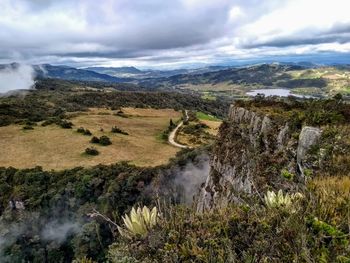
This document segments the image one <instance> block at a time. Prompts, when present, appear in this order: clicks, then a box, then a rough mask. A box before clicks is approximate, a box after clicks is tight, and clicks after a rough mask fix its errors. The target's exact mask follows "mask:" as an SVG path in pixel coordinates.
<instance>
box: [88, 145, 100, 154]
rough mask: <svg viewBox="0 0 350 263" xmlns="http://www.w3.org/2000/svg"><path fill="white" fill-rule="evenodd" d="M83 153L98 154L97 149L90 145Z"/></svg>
mask: <svg viewBox="0 0 350 263" xmlns="http://www.w3.org/2000/svg"><path fill="white" fill-rule="evenodd" d="M85 153H86V154H88V155H98V154H99V151H98V150H96V149H95V148H93V147H91V148H86V149H85Z"/></svg>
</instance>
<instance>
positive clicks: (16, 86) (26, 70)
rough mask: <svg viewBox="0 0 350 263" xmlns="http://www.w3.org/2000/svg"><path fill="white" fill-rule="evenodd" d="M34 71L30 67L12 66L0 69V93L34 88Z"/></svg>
mask: <svg viewBox="0 0 350 263" xmlns="http://www.w3.org/2000/svg"><path fill="white" fill-rule="evenodd" d="M34 77H35V71H34V69H33V67H32V66H30V65H25V64H15V65H14V64H12V65H11V66H5V67H4V68H2V69H1V68H0V93H8V92H12V91H16V90H28V89H31V88H32V87H34V84H35V81H34Z"/></svg>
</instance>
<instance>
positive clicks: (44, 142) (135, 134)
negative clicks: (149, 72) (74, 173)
mask: <svg viewBox="0 0 350 263" xmlns="http://www.w3.org/2000/svg"><path fill="white" fill-rule="evenodd" d="M122 111H123V115H122V117H121V116H118V115H116V112H117V111H112V110H106V109H103V108H102V109H98V108H94V109H90V110H89V111H87V112H75V113H71V114H70V115H71V116H74V117H71V118H70V119H69V121H70V122H72V123H73V124H74V126H73V127H72V129H62V128H61V127H59V126H57V125H54V124H53V125H49V126H45V127H42V126H41V125H40V124H39V125H38V126H32V127H33V130H23V129H22V127H23V126H22V125H9V126H5V127H0V147H1V148H2V149H3V150H4V151H5V152H6V153H7V154H4V155H1V156H0V166H5V167H8V166H13V167H16V168H30V167H34V166H37V165H38V166H42V167H43V168H44V169H45V170H50V169H56V170H57V169H58V170H61V169H67V168H73V167H76V166H93V165H97V164H100V163H102V164H110V163H115V162H118V161H131V162H132V163H134V164H136V165H141V166H155V165H160V164H164V163H167V162H168V160H169V158H171V157H173V156H174V155H175V153H176V152H177V151H178V149H177V148H175V147H172V146H170V145H167V144H166V143H164V142H163V141H160V140H158V139H157V136H158V135H159V134H160V133H161V132H162V131H163V130H165V129H166V128H167V127H168V125H169V120H170V119H173V120H174V121H175V120H176V119H178V118H180V117H181V116H182V114H181V112H175V111H174V110H167V109H165V110H164V109H163V110H154V109H135V108H123V109H122ZM114 126H117V127H119V128H121V129H122V130H123V131H126V132H127V133H128V134H129V135H123V134H118V133H112V132H111V129H112V127H114ZM79 127H83V128H85V129H88V130H89V131H90V132H91V133H92V135H91V136H84V135H82V134H80V133H78V132H77V131H76V130H77V129H78V128H79ZM101 129H102V130H103V131H101ZM103 135H106V136H108V137H109V138H110V139H111V141H112V144H111V145H109V146H99V145H97V146H96V145H93V144H91V143H89V141H90V140H91V137H92V136H97V137H100V136H103ZM87 147H95V148H96V149H97V150H98V151H99V152H100V154H99V155H98V156H86V155H85V154H84V150H85V149H86V148H87ZM150 149H152V150H151V151H150Z"/></svg>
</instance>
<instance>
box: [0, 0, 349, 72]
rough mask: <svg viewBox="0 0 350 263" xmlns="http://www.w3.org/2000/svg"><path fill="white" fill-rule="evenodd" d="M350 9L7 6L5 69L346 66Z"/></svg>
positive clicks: (307, 4)
mask: <svg viewBox="0 0 350 263" xmlns="http://www.w3.org/2000/svg"><path fill="white" fill-rule="evenodd" d="M349 10H350V1H349V0H99V1H97V0H75V1H74V0H0V63H9V62H13V61H17V62H23V63H29V64H40V63H50V64H56V65H57V64H65V65H71V66H77V67H87V66H114V67H120V66H136V67H140V68H152V67H160V68H179V67H191V66H195V65H210V64H230V63H234V62H235V61H258V60H261V61H264V60H266V61H269V60H273V59H274V58H276V59H277V58H286V59H295V58H300V59H301V60H305V59H309V60H310V59H311V58H322V57H326V58H328V59H329V58H331V59H332V58H333V57H334V60H337V59H336V58H339V59H342V58H343V60H345V61H347V59H348V58H350V15H349ZM349 63H350V60H349Z"/></svg>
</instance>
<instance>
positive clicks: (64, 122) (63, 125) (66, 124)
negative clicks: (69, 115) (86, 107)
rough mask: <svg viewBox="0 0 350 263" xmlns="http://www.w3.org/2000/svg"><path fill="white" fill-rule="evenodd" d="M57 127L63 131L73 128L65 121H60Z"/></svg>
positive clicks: (70, 123) (71, 124)
mask: <svg viewBox="0 0 350 263" xmlns="http://www.w3.org/2000/svg"><path fill="white" fill-rule="evenodd" d="M59 125H60V126H61V127H62V128H63V129H71V128H72V126H73V123H72V122H70V121H67V120H61V121H60V123H59Z"/></svg>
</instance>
